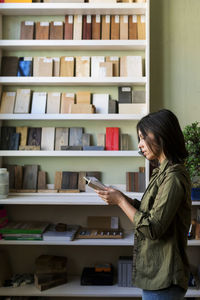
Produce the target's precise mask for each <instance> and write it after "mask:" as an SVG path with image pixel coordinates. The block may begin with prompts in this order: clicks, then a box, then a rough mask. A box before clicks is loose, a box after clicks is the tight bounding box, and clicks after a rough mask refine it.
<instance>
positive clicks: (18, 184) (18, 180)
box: [15, 166, 23, 190]
mask: <svg viewBox="0 0 200 300" xmlns="http://www.w3.org/2000/svg"><path fill="white" fill-rule="evenodd" d="M22 183H23V167H22V166H15V189H16V190H21V189H22Z"/></svg>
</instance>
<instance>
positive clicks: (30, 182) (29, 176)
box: [23, 165, 38, 190]
mask: <svg viewBox="0 0 200 300" xmlns="http://www.w3.org/2000/svg"><path fill="white" fill-rule="evenodd" d="M37 179H38V166H37V165H25V166H24V176H23V189H24V190H36V189H37Z"/></svg>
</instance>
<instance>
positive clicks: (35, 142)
mask: <svg viewBox="0 0 200 300" xmlns="http://www.w3.org/2000/svg"><path fill="white" fill-rule="evenodd" d="M41 132H42V128H33V127H30V128H28V146H40V145H41Z"/></svg>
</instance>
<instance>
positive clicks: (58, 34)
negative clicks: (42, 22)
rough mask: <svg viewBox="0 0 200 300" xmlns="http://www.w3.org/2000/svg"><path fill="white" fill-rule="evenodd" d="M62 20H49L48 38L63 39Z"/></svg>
mask: <svg viewBox="0 0 200 300" xmlns="http://www.w3.org/2000/svg"><path fill="white" fill-rule="evenodd" d="M63 28H64V27H63V22H58V21H57V22H53V21H52V22H50V35H49V39H50V40H63V32H64V29H63Z"/></svg>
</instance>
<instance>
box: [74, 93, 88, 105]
mask: <svg viewBox="0 0 200 300" xmlns="http://www.w3.org/2000/svg"><path fill="white" fill-rule="evenodd" d="M76 103H77V104H81V103H85V104H91V92H89V91H80V92H77V93H76Z"/></svg>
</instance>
